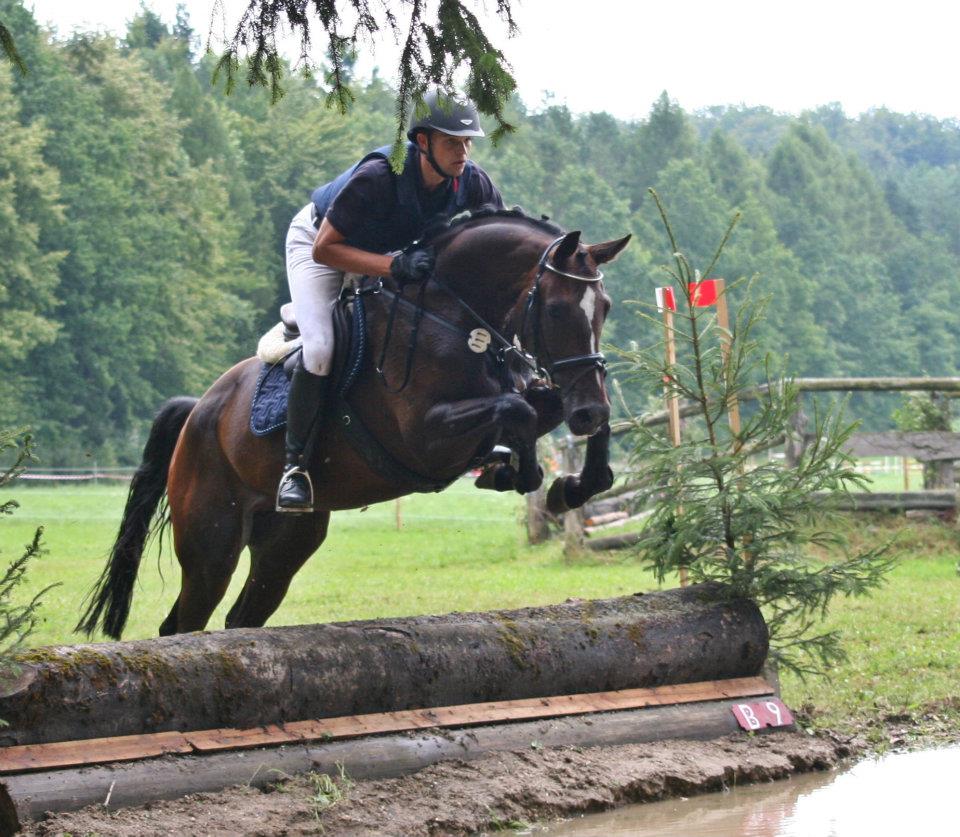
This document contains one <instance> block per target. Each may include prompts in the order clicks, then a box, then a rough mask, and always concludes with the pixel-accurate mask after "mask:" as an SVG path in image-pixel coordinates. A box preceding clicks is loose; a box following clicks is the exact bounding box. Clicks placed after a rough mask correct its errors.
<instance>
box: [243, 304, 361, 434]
mask: <svg viewBox="0 0 960 837" xmlns="http://www.w3.org/2000/svg"><path fill="white" fill-rule="evenodd" d="M333 324H334V331H335V334H336V339H335V342H336V346H337V354H336V356H335V358H334V382H335V384H336V392H337V395H338V396H340V397H343V396H345V395H346V393H347V392H349V391H350V387H352V386H353V382H354V381H355V380H356V379H357V375H358V374H359V373H360V367H361V366H362V365H363V360H364V356H365V353H366V346H367V318H366V310H365V307H364V304H363V297H362V296H359V295H358V296H356V297H354V298H353V299H352V300H351V301H350V304H349V305H348V304H345V303H341V304H340V305H338V306H337V308H336V310H335V312H334V318H333ZM344 350H345V351H344ZM297 351H299V349H297ZM341 352H342V354H341ZM287 358H289V355H287V357H286V358H284V359H283V360H281V361H279V362H278V363H275V364H273V365H272V366H270V365H269V364H266V363H265V364H263V367H262V368H261V370H260V377H259V378H258V379H257V388H256V389H255V390H254V393H253V404H252V405H251V407H250V431H251V432H252V433H253V435H254V436H268V435H269V434H271V433H274V432H275V431H277V430H280V429H281V428H283V427H286V424H287V399H288V398H289V396H290V379H289V378H288V377H287V373H286V371H285V370H284V368H283V366H284V363H285V362H286V360H287Z"/></svg>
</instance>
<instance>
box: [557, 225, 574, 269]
mask: <svg viewBox="0 0 960 837" xmlns="http://www.w3.org/2000/svg"><path fill="white" fill-rule="evenodd" d="M579 246H580V230H574V231H573V232H568V233H567V234H566V235H565V236H564V237H563V241H561V242H560V246H559V247H557V249H556V250H555V251H554V254H553V258H554V261H556V262H557V263H562V262H563V261H565V260H566V259H569V258H570V257H571V256H572V255H573V254H574V253H576V252H577V247H579Z"/></svg>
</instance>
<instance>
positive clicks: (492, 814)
mask: <svg viewBox="0 0 960 837" xmlns="http://www.w3.org/2000/svg"><path fill="white" fill-rule="evenodd" d="M858 746H859V745H858V744H857V743H856V742H855V741H850V740H844V739H840V738H837V737H835V736H816V737H815V736H811V735H808V734H806V733H802V732H800V733H777V734H771V735H764V736H757V737H748V736H731V737H728V738H722V739H718V740H716V741H709V742H700V741H664V742H657V743H654V744H634V745H623V746H618V747H604V748H586V749H581V748H558V749H534V748H531V749H529V750H525V751H521V752H507V753H495V754H491V755H488V756H485V757H483V758H481V759H477V760H475V761H470V762H462V761H457V762H445V763H443V764H436V765H433V766H431V767H428V768H426V769H424V770H421V771H420V772H418V773H415V774H412V775H410V776H406V777H403V778H399V779H389V780H380V781H363V782H356V783H353V782H350V780H349V778H348V777H347V778H341V777H336V778H335V779H333V780H331V779H330V777H321V776H317V775H315V774H312V775H306V776H299V777H295V778H292V779H289V780H287V781H284V782H283V783H281V784H279V785H277V786H275V787H273V788H271V789H269V790H267V791H261V790H257V789H254V788H248V787H236V788H230V789H228V790H225V791H223V792H221V793H216V794H197V795H195V796H191V797H186V798H184V799H180V800H175V801H169V802H156V803H152V804H149V805H145V806H142V807H139V808H127V809H122V810H118V811H113V812H106V811H104V810H103V809H102V808H101V809H97V808H86V809H84V810H82V811H77V812H74V813H69V814H60V815H57V816H53V817H50V818H48V819H46V820H44V821H41V822H35V823H31V824H30V825H29V827H28V828H27V829H26V831H25V832H24V833H25V834H27V835H45V836H46V835H64V834H69V835H73V837H78V835H90V834H96V835H98V837H133V836H134V835H136V837H148V836H149V835H178V837H183V836H184V835H191V836H192V835H217V837H221V835H222V837H226V836H227V835H245V836H246V835H249V837H253V835H307V834H323V835H328V837H335V836H336V835H351V837H354V836H355V837H360V835H369V836H370V837H373V835H390V837H401V836H402V837H415V835H444V834H451V835H460V834H475V833H478V832H481V833H482V832H484V831H496V830H503V829H509V828H515V827H517V826H518V825H519V824H522V823H529V822H534V821H537V820H558V819H563V818H568V817H575V816H578V815H580V814H584V813H590V812H596V811H603V810H607V809H610V808H614V807H617V806H619V805H626V804H628V803H631V802H642V801H646V800H654V799H661V798H664V797H668V796H689V795H692V794H695V793H702V792H707V791H716V790H721V789H723V788H725V787H730V786H732V785H735V784H742V783H745V782H763V781H770V780H773V779H782V778H785V777H786V776H788V775H790V774H791V773H794V772H800V771H807V770H819V769H826V768H829V767H831V766H833V765H835V764H837V763H838V762H839V761H840V760H842V759H843V758H846V757H848V756H850V755H852V754H854V752H855V751H856V750H857V748H858Z"/></svg>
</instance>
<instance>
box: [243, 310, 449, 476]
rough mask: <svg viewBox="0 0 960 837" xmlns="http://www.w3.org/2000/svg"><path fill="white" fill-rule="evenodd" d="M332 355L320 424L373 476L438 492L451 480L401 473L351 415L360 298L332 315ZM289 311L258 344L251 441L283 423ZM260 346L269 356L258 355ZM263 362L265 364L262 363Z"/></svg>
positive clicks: (290, 346)
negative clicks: (332, 428) (337, 433)
mask: <svg viewBox="0 0 960 837" xmlns="http://www.w3.org/2000/svg"><path fill="white" fill-rule="evenodd" d="M333 326H334V355H333V366H332V368H331V372H330V387H331V391H332V392H333V393H334V397H333V398H332V399H330V402H331V403H330V407H329V412H328V415H327V416H326V420H327V421H328V422H335V423H336V426H338V427H339V428H340V430H341V431H342V432H343V435H344V436H345V438H346V439H347V441H348V443H349V444H350V446H351V447H352V448H353V449H354V450H355V451H356V452H357V453H358V454H360V456H361V457H362V458H363V459H364V461H365V462H366V463H367V465H368V466H369V467H370V468H371V470H373V471H374V472H376V473H378V474H379V475H380V476H382V477H384V478H385V479H387V480H389V481H391V482H398V483H403V484H406V485H411V486H413V490H414V491H419V492H424V493H429V492H434V491H442V490H443V489H444V488H446V487H447V486H448V485H450V483H451V482H452V480H442V481H440V480H436V479H433V478H431V477H427V476H424V475H423V474H418V473H417V472H415V471H412V470H411V469H410V468H407V467H406V466H405V465H403V464H402V463H401V462H398V461H397V460H396V458H395V457H394V456H393V455H392V454H390V452H389V451H387V450H386V448H384V447H383V445H381V444H380V442H379V441H378V440H377V439H376V437H375V436H373V434H372V433H370V431H369V430H368V429H367V427H366V426H365V425H364V423H363V421H362V420H361V418H360V417H359V415H357V413H356V411H355V410H354V409H353V407H352V405H351V404H350V401H349V400H348V394H349V392H350V390H351V388H352V387H353V384H354V383H355V382H356V380H357V376H358V375H359V374H360V372H361V370H362V368H363V366H364V364H365V362H367V323H366V308H365V305H364V299H363V295H362V294H360V293H353V292H347V291H344V293H343V294H342V295H341V297H340V300H339V301H338V302H337V304H336V305H335V306H334V310H333ZM301 342H302V341H301V340H300V329H299V328H298V326H297V322H296V317H295V315H294V313H293V305H292V304H291V303H287V304H285V305H283V306H282V307H281V308H280V322H279V323H278V324H277V325H276V326H274V328H273V329H271V330H270V332H268V333H267V334H266V335H264V337H263V338H262V339H261V341H260V345H259V346H258V349H257V356H258V357H259V358H260V360H261V361H263V367H262V369H261V371H260V377H259V378H258V380H257V386H256V389H255V390H254V395H253V404H252V408H251V411H250V431H251V432H252V433H253V434H254V435H255V436H267V435H270V434H271V433H276V432H278V431H279V430H281V429H282V428H284V427H285V426H286V423H287V398H288V396H289V393H290V376H291V375H292V374H293V369H294V367H295V366H296V363H297V358H298V355H299V352H300V346H301ZM265 343H266V344H267V346H268V347H269V348H270V349H271V350H272V354H266V353H265V352H264V346H265ZM265 354H266V357H267V358H269V359H270V362H268V361H267V360H266V359H265Z"/></svg>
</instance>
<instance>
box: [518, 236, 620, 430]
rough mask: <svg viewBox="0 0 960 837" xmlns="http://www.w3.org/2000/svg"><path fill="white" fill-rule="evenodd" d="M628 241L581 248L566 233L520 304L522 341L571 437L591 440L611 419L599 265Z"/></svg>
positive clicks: (606, 307) (605, 302) (606, 301)
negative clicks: (546, 379) (556, 399)
mask: <svg viewBox="0 0 960 837" xmlns="http://www.w3.org/2000/svg"><path fill="white" fill-rule="evenodd" d="M629 241H630V236H629V235H627V236H624V237H623V238H621V239H618V240H616V241H607V242H605V243H603V244H589V245H584V244H581V243H580V233H579V231H576V232H570V233H567V234H566V235H565V236H563V237H562V238H560V239H557V240H556V241H554V242H553V244H551V245H550V246H549V247H547V249H546V250H545V251H544V253H543V256H542V257H541V259H540V262H539V264H538V265H537V268H536V269H535V271H534V280H533V285H532V287H531V290H530V293H529V295H528V297H527V302H526V304H525V313H524V317H523V324H522V326H521V331H522V335H521V340H522V341H523V344H524V346H525V347H527V348H528V349H532V350H533V352H534V354H536V356H537V359H538V361H539V363H540V365H541V366H542V367H543V368H544V369H545V370H546V371H547V373H548V374H549V376H550V378H551V380H552V381H553V383H554V385H555V386H557V387H559V388H560V392H561V397H562V399H563V418H564V421H566V423H567V426H568V427H569V428H570V432H571V433H574V434H575V435H577V436H590V435H593V434H594V433H596V432H597V431H598V430H599V429H600V427H601V426H602V425H603V424H604V423H606V422H607V420H608V419H609V418H610V400H609V399H608V398H607V392H606V387H605V386H604V376H605V371H606V370H605V359H604V356H603V354H602V353H601V352H600V335H601V332H602V330H603V323H604V320H606V318H607V313H608V312H609V311H610V297H609V296H607V293H606V291H605V290H604V287H603V274H602V273H601V271H600V265H602V264H604V263H605V262H609V261H612V260H613V259H615V258H616V257H617V255H618V254H619V253H620V251H621V250H623V248H624V247H626V246H627V243H628V242H629Z"/></svg>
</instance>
